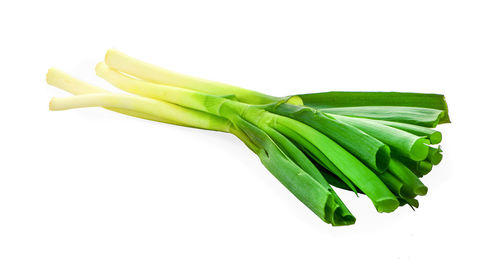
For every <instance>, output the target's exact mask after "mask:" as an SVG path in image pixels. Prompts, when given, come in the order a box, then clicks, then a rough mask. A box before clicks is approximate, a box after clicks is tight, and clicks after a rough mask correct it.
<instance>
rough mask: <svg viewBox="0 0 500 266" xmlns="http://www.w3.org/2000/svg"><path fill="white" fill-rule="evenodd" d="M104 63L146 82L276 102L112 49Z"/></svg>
mask: <svg viewBox="0 0 500 266" xmlns="http://www.w3.org/2000/svg"><path fill="white" fill-rule="evenodd" d="M105 62H106V64H107V65H108V66H110V67H111V68H113V69H116V70H118V71H121V72H124V73H127V74H130V75H132V76H135V77H138V78H141V79H143V80H146V81H151V82H155V83H160V84H164V85H170V86H174V87H182V88H186V89H192V90H196V91H199V92H204V93H208V94H212V95H218V96H223V95H230V94H234V95H235V96H236V98H237V99H238V100H239V101H241V102H245V103H253V104H262V103H271V102H274V101H276V100H278V98H276V97H273V96H270V95H266V94H263V93H259V92H256V91H251V90H247V89H243V88H240V87H237V86H233V85H229V84H224V83H220V82H215V81H209V80H204V79H199V78H195V77H191V76H187V75H183V74H179V73H175V72H173V71H170V70H166V69H163V68H160V67H157V66H154V65H152V64H149V63H146V62H143V61H140V60H137V59H135V58H132V57H130V56H127V55H126V54H124V53H121V52H119V51H117V50H114V49H111V50H108V52H107V53H106V57H105Z"/></svg>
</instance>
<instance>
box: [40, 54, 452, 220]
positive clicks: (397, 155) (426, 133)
mask: <svg viewBox="0 0 500 266" xmlns="http://www.w3.org/2000/svg"><path fill="white" fill-rule="evenodd" d="M96 73H97V75H98V76H100V77H101V78H103V79H105V80H106V81H108V82H109V83H111V84H112V85H114V86H115V87H118V88H120V89H122V90H124V91H126V92H129V93H131V94H132V95H131V94H116V93H111V92H108V91H106V90H103V89H101V88H98V87H95V86H92V85H89V84H87V83H84V82H82V81H79V80H77V79H75V78H73V77H71V76H69V75H67V74H65V73H64V72H62V71H59V70H56V69H50V70H49V72H48V74H47V82H48V83H49V84H51V85H53V86H56V87H59V88H61V89H63V90H66V91H68V92H70V93H72V94H74V95H75V96H71V97H65V98H53V99H52V100H51V102H50V106H49V107H50V109H51V110H65V109H71V108H81V107H97V106H99V107H104V108H107V109H109V110H112V111H115V112H119V113H122V114H126V115H131V116H135V117H139V118H144V119H149V120H154V121H158V122H164V123H169V124H175V125H180V126H187V127H195V128H201V129H207V130H216V131H221V132H228V133H232V134H233V135H235V136H237V137H238V138H239V139H240V140H242V142H243V143H244V144H245V145H246V146H247V147H249V148H250V149H251V150H252V151H253V152H254V153H255V154H257V156H258V157H259V158H260V160H261V162H262V164H263V165H264V166H265V167H266V168H267V169H268V170H269V171H270V172H271V173H272V174H273V175H274V176H275V177H276V178H277V179H278V180H279V181H280V182H281V183H282V184H283V185H284V186H285V187H286V188H287V189H288V190H289V191H290V192H292V194H293V195H295V197H297V198H298V199H299V200H300V201H302V202H303V203H304V205H306V206H307V207H308V208H309V209H310V210H311V211H313V212H314V213H315V214H316V215H317V216H318V217H320V218H321V219H322V220H323V221H325V222H327V223H330V224H332V225H349V224H353V223H354V222H355V220H356V219H355V218H354V216H353V215H352V214H351V212H350V211H349V210H348V209H347V207H346V205H345V204H344V203H343V202H342V201H341V199H340V198H339V197H338V195H337V194H336V193H335V191H334V190H333V189H332V187H331V185H332V186H334V187H338V188H342V189H347V190H351V191H353V192H355V193H360V194H364V195H366V196H367V197H368V198H369V199H370V200H371V201H372V203H373V205H374V207H375V208H376V210H377V211H379V212H392V211H394V210H395V209H396V208H397V207H398V206H401V205H405V204H409V205H410V206H411V207H412V208H414V207H415V208H417V207H418V206H419V203H418V200H416V199H415V197H416V196H423V195H425V194H426V193H427V187H426V186H425V185H424V184H423V183H422V182H421V180H420V179H419V176H423V175H425V174H428V173H429V172H430V171H431V169H432V165H436V164H437V163H439V162H440V161H441V158H442V154H441V149H440V148H439V147H437V148H434V147H432V146H430V145H431V144H438V143H440V142H441V139H442V135H441V133H440V132H439V131H437V130H435V129H431V128H430V127H435V126H436V125H437V124H439V123H447V122H449V115H448V107H447V104H446V102H445V100H444V97H443V96H442V95H437V94H419V93H392V92H390V93H387V92H327V93H314V94H304V95H292V96H285V97H275V96H270V95H266V94H263V93H259V92H255V91H251V90H247V89H243V88H240V87H236V86H232V85H228V84H223V83H219V82H213V81H208V80H203V79H199V78H194V77H190V76H186V75H182V74H178V73H175V72H172V71H168V70H164V69H162V68H159V67H157V66H154V65H151V64H148V63H145V62H142V61H139V60H137V59H134V58H131V57H129V56H127V55H125V54H123V53H121V52H118V51H116V50H110V51H108V53H107V54H106V57H105V61H104V62H101V63H99V64H98V65H97V67H96Z"/></svg>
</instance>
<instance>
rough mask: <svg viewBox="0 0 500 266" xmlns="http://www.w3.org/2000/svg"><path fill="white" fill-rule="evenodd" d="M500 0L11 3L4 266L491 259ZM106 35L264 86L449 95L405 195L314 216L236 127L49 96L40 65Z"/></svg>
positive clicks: (149, 53) (214, 74) (79, 60)
mask: <svg viewBox="0 0 500 266" xmlns="http://www.w3.org/2000/svg"><path fill="white" fill-rule="evenodd" d="M499 14H500V6H499V3H498V1H438V0H433V1H401V0H397V1H325V2H315V1H304V2H295V1H282V2H275V1H248V2H247V3H243V2H238V1H199V2H195V1H178V2H172V1H123V0H121V1H113V2H111V1H80V2H77V1H74V2H72V1H7V2H4V3H3V4H2V7H1V9H0V29H1V31H0V36H1V37H0V38H1V41H0V47H1V49H0V68H1V69H0V70H1V72H0V73H1V82H2V86H1V87H2V89H1V90H0V93H1V104H0V115H1V127H2V129H1V131H0V136H1V138H0V265H2V266H3V265H6V266H7V265H52V266H54V265H330V264H331V265H355V264H360V265H361V264H365V265H429V264H438V263H446V264H447V265H450V264H452V263H468V264H472V263H474V264H475V265H493V264H496V265H498V239H499V238H500V234H499V222H500V220H499V219H498V208H499V207H498V206H499V205H498V203H499V200H498V192H499V185H500V182H499V178H500V175H499V170H498V169H499V168H498V164H499V153H498V150H499V148H500V147H499V145H498V132H499V131H498V124H499V122H498V115H499V114H500V112H499V111H498V108H499V104H498V103H499V99H500V98H499V89H500V79H499V75H500V37H499V36H500V35H499V33H500V31H499V28H500V27H499V26H500V15H499ZM109 48H117V49H119V50H121V51H123V52H125V53H128V54H130V55H132V56H135V57H137V58H141V59H143V60H146V61H149V62H152V63H155V64H158V65H161V66H164V67H166V68H169V69H173V70H176V71H178V72H182V73H187V74H192V75H195V76H199V77H204V78H208V79H213V80H218V81H223V82H227V83H231V84H236V85H240V86H242V87H246V88H250V89H256V90H259V91H263V92H266V93H268V94H271V95H277V96H282V95H288V94H295V93H305V92H319V91H325V90H375V91H376V90H397V91H414V92H435V93H444V94H445V95H446V98H447V100H448V104H449V108H450V116H451V119H452V122H453V123H452V124H447V125H443V126H441V127H440V129H441V130H442V132H443V134H444V141H443V148H444V150H445V157H444V161H443V162H442V163H441V164H440V165H439V166H438V167H436V168H435V170H433V172H432V173H431V174H430V175H428V176H426V177H425V178H424V179H423V181H424V182H425V183H426V184H427V185H428V186H429V193H428V195H427V196H426V197H423V198H421V199H420V203H421V207H420V208H419V209H418V210H417V211H411V210H410V209H409V208H401V209H398V210H397V211H396V212H394V213H391V214H379V213H377V212H376V211H375V209H374V208H373V206H372V205H371V203H370V201H369V200H368V199H367V198H365V197H360V198H356V197H355V196H354V195H352V193H346V192H343V191H339V194H340V195H341V197H342V198H343V200H344V201H345V202H346V204H347V205H348V206H349V208H350V210H351V211H352V212H353V213H354V214H355V215H356V217H357V222H356V224H355V225H354V226H349V227H331V226H329V225H327V224H325V223H323V222H322V221H321V220H320V219H318V218H317V217H316V216H315V215H314V214H313V213H312V212H310V211H309V210H308V209H307V208H306V207H305V206H303V205H302V204H301V203H300V202H299V201H298V200H296V199H295V198H294V197H293V196H292V195H291V194H290V193H289V192H288V191H287V190H286V189H285V188H284V187H283V186H282V185H281V184H280V183H279V182H278V181H277V180H276V179H275V178H274V177H273V176H272V175H271V174H270V173H268V172H267V170H266V169H265V168H264V167H263V166H262V165H261V164H260V162H259V160H258V158H257V157H256V156H255V155H254V154H252V153H251V152H250V151H249V150H248V149H247V148H246V147H245V146H244V145H243V144H242V143H240V142H239V141H238V140H237V139H236V138H235V137H233V136H231V135H228V134H223V133H215V132H208V131H202V130H196V129H189V128H181V127H176V126H170V125H164V124H159V123H155V122H150V121H142V120H139V119H136V118H131V117H125V116H123V115H120V114H116V113H112V112H109V111H107V110H104V109H99V108H93V109H79V110H71V111H64V112H49V111H48V102H49V100H50V98H51V97H53V96H66V95H67V94H66V93H64V92H62V91H60V90H58V89H57V88H54V87H50V86H48V85H46V84H45V80H44V79H45V73H46V71H47V69H48V68H49V67H53V66H54V67H58V68H60V69H62V70H65V71H67V72H69V73H71V74H73V75H74V76H76V77H78V78H82V79H84V80H86V81H89V82H91V83H94V84H97V85H102V86H103V87H106V88H110V86H109V85H108V84H106V83H105V82H104V81H102V80H100V79H99V78H97V77H96V76H95V75H94V71H93V69H94V66H95V64H96V63H97V62H99V61H101V60H103V57H104V53H105V52H106V50H107V49H109Z"/></svg>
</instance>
